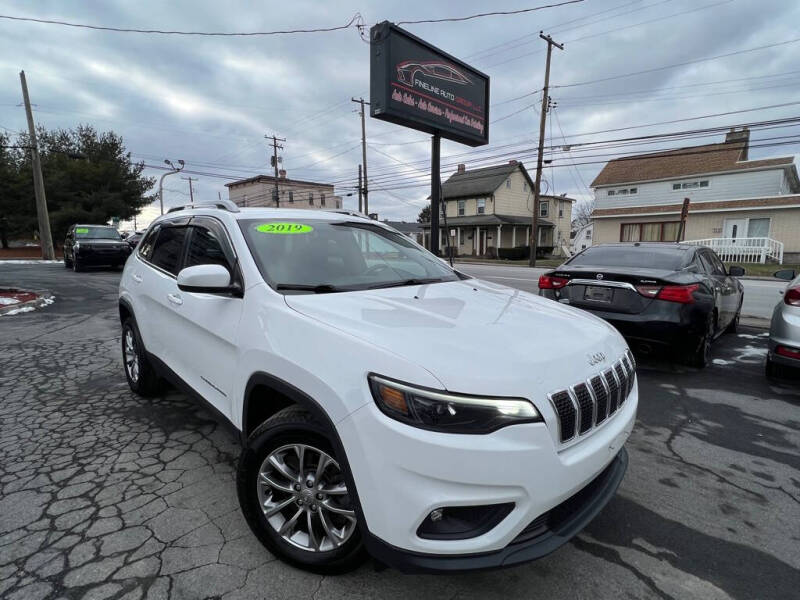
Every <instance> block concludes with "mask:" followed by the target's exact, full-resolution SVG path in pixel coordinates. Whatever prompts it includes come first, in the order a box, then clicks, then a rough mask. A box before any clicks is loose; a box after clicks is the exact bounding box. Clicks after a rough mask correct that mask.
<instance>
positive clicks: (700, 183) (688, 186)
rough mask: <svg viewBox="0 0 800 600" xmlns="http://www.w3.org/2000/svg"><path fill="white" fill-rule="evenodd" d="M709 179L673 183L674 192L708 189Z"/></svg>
mask: <svg viewBox="0 0 800 600" xmlns="http://www.w3.org/2000/svg"><path fill="white" fill-rule="evenodd" d="M707 187H708V179H698V180H697V181H682V182H681V183H673V184H672V190H673V191H676V190H694V189H697V188H707Z"/></svg>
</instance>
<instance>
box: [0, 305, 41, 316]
mask: <svg viewBox="0 0 800 600" xmlns="http://www.w3.org/2000/svg"><path fill="white" fill-rule="evenodd" d="M34 310H36V308H35V307H33V306H23V307H22V308H15V309H14V310H10V311H8V312H7V313H3V315H2V316H6V317H7V316H8V315H18V314H19V313H26V312H31V311H34Z"/></svg>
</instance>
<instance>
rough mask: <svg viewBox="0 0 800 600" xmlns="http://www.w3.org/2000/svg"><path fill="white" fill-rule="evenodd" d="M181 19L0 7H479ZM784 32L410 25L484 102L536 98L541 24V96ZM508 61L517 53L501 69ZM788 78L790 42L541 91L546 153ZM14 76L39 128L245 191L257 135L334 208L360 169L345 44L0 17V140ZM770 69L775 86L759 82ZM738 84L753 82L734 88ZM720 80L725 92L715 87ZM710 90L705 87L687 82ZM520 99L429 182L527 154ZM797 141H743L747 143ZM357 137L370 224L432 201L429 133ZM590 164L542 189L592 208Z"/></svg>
mask: <svg viewBox="0 0 800 600" xmlns="http://www.w3.org/2000/svg"><path fill="white" fill-rule="evenodd" d="M187 6H188V5H173V4H168V3H159V2H140V3H128V2H123V1H121V0H118V1H115V2H105V3H85V4H74V3H73V4H64V3H62V2H57V1H55V0H49V1H45V2H40V3H36V4H30V3H27V2H22V1H21V0H20V1H6V2H2V1H0V7H2V13H5V14H12V15H22V16H34V17H45V18H54V19H64V20H69V21H77V22H85V23H93V24H102V25H120V26H128V27H145V28H151V27H156V28H164V29H191V30H216V31H220V30H225V31H245V30H269V29H276V28H282V27H291V26H296V25H304V26H309V25H314V26H316V25H326V24H331V23H333V24H339V23H343V22H346V21H347V20H348V19H349V17H350V16H351V15H352V14H354V13H355V12H357V11H358V12H360V13H361V14H362V15H364V17H365V19H367V20H368V22H370V23H374V22H377V21H381V20H383V19H388V20H401V19H406V18H425V17H433V18H436V17H447V16H454V15H459V14H468V13H474V12H482V11H484V10H485V3H484V2H479V1H478V0H466V1H464V2H462V3H460V4H458V5H455V4H452V3H439V4H437V3H431V2H429V1H428V2H423V1H421V0H408V1H407V2H404V3H402V4H399V5H398V4H397V3H389V2H386V1H380V2H379V1H362V2H359V3H358V4H356V3H350V2H346V3H338V2H337V3H330V2H329V3H323V2H310V1H298V2H294V3H291V4H288V5H284V6H283V7H282V8H281V10H275V9H273V8H272V7H271V5H264V6H262V5H258V4H254V3H252V2H247V1H244V0H240V1H232V2H226V3H224V4H219V3H217V4H197V5H191V8H190V9H187ZM798 22H800V5H798V4H797V3H792V2H784V1H780V0H764V1H760V2H757V3H756V2H743V1H740V0H736V1H731V2H726V3H722V2H721V0H699V1H694V0H672V1H663V0H662V1H659V0H641V1H640V2H631V1H630V0H613V1H612V0H609V1H608V2H603V3H596V2H585V3H581V4H576V5H571V6H567V7H562V8H559V9H552V10H546V11H541V12H537V13H531V14H529V15H522V16H515V17H497V18H490V19H477V20H474V21H468V22H463V23H448V24H435V25H415V26H410V27H409V29H410V30H411V31H412V32H413V33H415V34H416V35H419V36H421V37H423V38H425V39H427V40H429V41H431V42H432V43H434V44H436V45H438V46H440V47H441V48H443V49H444V50H446V51H448V52H450V53H452V54H454V55H455V56H459V57H470V56H473V57H474V64H475V65H476V66H477V67H478V68H480V69H482V70H484V71H486V72H487V73H488V74H489V75H490V76H491V81H492V91H491V95H492V100H493V102H494V103H497V102H503V101H505V100H508V99H510V98H514V97H516V96H520V95H523V94H526V93H528V92H531V91H535V90H537V89H539V88H541V86H542V81H543V66H544V53H543V49H544V43H543V42H542V41H541V40H540V39H539V38H538V33H537V32H538V31H539V30H540V29H544V30H545V31H548V32H551V33H553V35H554V37H555V38H556V39H557V40H559V41H562V42H565V43H566V46H565V49H564V51H555V53H554V56H553V72H552V83H553V84H555V85H564V84H569V83H574V82H583V81H590V80H595V79H602V78H605V77H609V76H615V75H619V74H624V73H630V72H634V71H645V70H649V69H654V68H657V67H660V66H663V65H670V64H676V63H681V62H686V61H690V60H695V59H697V58H702V57H708V56H714V55H719V54H724V53H727V52H732V51H736V50H740V49H743V48H750V47H755V46H760V45H765V44H769V43H774V42H776V41H781V40H787V39H792V38H795V37H797V33H796V23H798ZM589 36H591V37H589ZM498 45H500V47H496V46H498ZM516 56H522V58H518V59H516V60H509V59H513V58H514V57H516ZM798 64H800V43H798V44H787V45H784V46H778V47H775V48H770V49H765V50H761V51H758V52H752V53H747V54H741V55H738V56H734V57H730V58H724V59H719V60H713V61H707V62H701V63H697V64H693V65H687V66H684V67H679V68H675V69H664V70H657V71H651V72H649V73H643V74H640V75H636V76H632V77H626V78H620V79H614V80H611V81H607V82H599V83H593V84H589V85H583V86H577V87H569V88H557V87H556V88H554V89H553V90H552V92H551V96H552V97H553V99H554V100H555V101H557V102H558V108H557V109H556V114H557V115H558V120H557V121H556V120H555V119H553V118H551V119H550V122H551V123H552V127H551V126H550V125H548V130H547V132H546V133H547V138H548V145H550V144H562V143H563V139H562V137H561V129H563V133H564V134H565V135H568V136H569V135H574V134H576V133H584V132H592V131H598V130H604V129H614V128H618V127H626V126H630V125H640V124H647V123H653V122H658V121H668V120H673V119H681V118H686V117H691V116H696V115H703V114H711V113H718V112H725V111H729V110H737V109H743V108H750V107H755V106H764V105H770V104H779V103H782V102H788V101H792V100H794V99H796V97H797V88H798V85H797V84H798V83H800V73H799V72H797V71H800V67H798V66H797V65H798ZM23 68H24V69H25V70H26V73H27V74H28V84H29V87H30V89H31V95H32V97H33V102H34V103H36V104H37V107H36V110H37V113H36V118H37V120H38V121H39V122H41V123H42V124H44V125H46V126H48V127H73V126H75V125H77V124H78V123H87V122H88V123H92V124H94V125H95V126H96V127H97V128H98V129H114V130H115V131H116V132H117V133H120V134H121V135H122V136H123V137H124V139H125V141H126V143H127V145H128V148H129V149H130V150H131V151H132V152H133V153H134V155H135V156H136V157H139V158H142V159H143V160H145V161H147V162H148V164H150V163H152V164H161V162H162V161H163V159H164V158H170V159H172V160H176V159H178V158H183V159H184V160H186V161H187V163H188V166H187V168H188V169H192V170H196V171H200V172H203V173H212V172H214V173H217V174H220V175H222V176H230V177H237V176H241V177H245V176H248V175H251V174H254V173H256V172H261V171H264V170H265V169H268V156H269V152H270V149H269V148H268V142H267V140H265V139H264V136H265V135H271V134H272V133H275V134H277V135H279V136H280V137H285V138H287V141H286V142H285V143H284V146H285V148H284V150H283V151H282V154H283V157H284V163H283V164H284V166H285V168H286V169H287V170H288V171H289V175H290V177H291V176H294V177H297V178H304V179H312V180H318V181H328V182H334V183H335V184H336V188H337V193H340V194H346V193H348V192H351V191H353V190H354V187H355V181H356V173H357V165H358V164H359V162H360V161H361V153H360V147H359V146H358V144H359V141H360V137H361V129H360V121H359V117H358V115H357V114H355V113H354V112H353V110H354V109H355V108H356V105H354V104H353V103H352V102H350V98H351V97H353V96H355V97H359V96H362V95H363V96H364V97H365V98H368V90H369V45H368V44H365V43H364V42H363V41H362V40H361V38H360V37H359V36H358V34H357V33H356V31H355V30H348V31H343V32H336V33H330V34H319V35H296V36H284V37H272V38H196V37H173V36H145V35H138V34H122V33H117V34H115V33H109V32H99V31H89V30H76V29H71V28H64V27H56V26H50V25H38V24H32V23H18V22H9V21H0V79H2V81H3V85H0V126H3V127H7V128H10V129H14V130H17V129H22V128H24V127H25V119H24V113H23V112H22V110H21V109H20V108H19V107H17V106H16V104H18V103H19V102H20V93H19V79H18V72H19V70H20V69H23ZM793 71H794V73H792V72H793ZM780 73H787V74H786V75H782V76H775V77H766V78H764V77H763V76H765V75H775V74H780ZM754 77H761V78H760V79H745V78H754ZM734 79H740V80H741V81H731V80H734ZM715 81H717V82H722V83H716V84H713V85H703V84H706V83H709V82H715ZM535 99H536V97H528V98H524V99H521V100H518V101H514V102H509V103H506V104H503V105H500V106H496V107H494V108H493V109H492V119H496V118H498V117H501V116H504V115H509V114H511V113H516V114H514V115H513V116H511V117H509V118H508V119H504V120H502V121H499V122H497V123H496V124H494V125H492V127H491V143H490V145H489V146H488V147H484V148H475V149H470V148H467V147H465V146H462V145H459V144H455V143H452V142H447V141H445V142H443V144H442V163H443V165H444V166H443V170H442V172H443V176H444V177H447V176H448V175H449V174H450V173H451V172H452V171H453V170H454V169H455V166H454V165H455V164H456V163H458V162H464V163H466V164H467V166H468V167H469V166H477V165H483V164H489V163H491V162H492V160H491V159H492V157H495V161H496V162H504V161H505V160H507V159H508V158H511V157H513V156H520V157H522V156H528V157H530V156H532V155H533V153H532V151H531V149H532V148H533V147H534V145H535V142H534V140H535V139H536V138H537V135H538V122H539V117H538V114H537V108H538V107H529V108H524V107H526V106H527V105H529V104H532V103H533V102H534V100H535ZM797 113H798V110H797V107H787V108H785V109H772V110H768V111H767V110H765V111H761V112H753V113H746V114H743V115H740V116H731V117H720V118H716V119H706V120H702V121H694V122H687V123H676V124H674V125H667V126H658V127H652V128H645V129H639V130H632V133H636V132H639V133H657V132H663V131H678V130H681V129H688V128H692V127H699V126H712V125H726V124H730V123H734V122H739V121H746V120H759V119H765V118H778V117H785V116H790V115H794V114H797ZM558 124H560V125H561V129H559V127H558ZM796 132H797V129H796V128H795V129H782V130H775V131H773V132H769V133H768V132H763V133H762V132H755V133H754V134H753V137H754V138H756V139H757V138H758V137H759V136H762V137H765V136H767V135H789V134H792V133H796ZM367 137H368V141H369V142H370V144H371V145H372V147H371V148H370V149H369V151H368V160H369V173H370V179H371V180H374V182H373V183H372V184H371V186H372V189H371V193H370V209H371V210H376V211H377V212H378V213H379V214H380V215H381V217H382V218H390V219H400V218H405V219H408V220H413V219H415V218H416V214H417V212H418V207H419V206H422V205H424V203H425V198H426V196H427V195H428V193H429V191H430V190H429V182H428V181H427V180H426V177H425V173H427V172H428V170H429V168H430V143H429V141H428V140H429V136H427V135H426V134H423V133H420V132H416V131H413V130H408V129H404V128H401V127H398V126H395V125H391V124H388V123H384V122H381V121H377V120H375V119H368V121H367ZM609 137H621V136H618V135H616V134H598V135H595V136H588V135H587V136H582V137H581V138H580V139H577V138H569V142H570V143H573V144H574V143H576V142H579V141H588V140H592V139H608V138H609ZM720 137H721V136H716V137H712V138H708V139H703V140H698V141H697V143H703V142H706V141H717V140H718V139H719V138H720ZM409 142H410V143H409ZM417 142H418V143H417ZM678 143H679V142H676V144H678ZM683 143H684V144H686V143H687V142H683ZM688 143H695V142H694V141H689V142H688ZM667 145H668V144H664V143H662V144H661V145H660V146H659V147H666V146H667ZM648 148H650V149H652V148H653V146H649V147H648ZM636 149H637V148H636V147H631V148H629V149H626V150H629V151H631V152H633V151H636ZM378 150H380V152H379V151H378ZM797 151H798V147H797V146H782V147H775V148H770V147H766V148H756V149H754V151H753V153H752V154H753V156H755V157H760V156H765V155H784V154H791V153H796V152H797ZM385 154H389V155H390V157H391V158H390V157H387V156H385ZM580 154H581V153H580V152H578V151H577V150H576V151H574V152H573V162H591V160H589V159H586V160H584V159H581V158H580ZM526 163H527V166H528V168H529V169H530V170H531V171H532V170H533V169H534V168H535V163H534V162H533V160H532V159H531V158H528V159H526ZM409 165H410V166H409ZM601 167H602V157H600V158H598V159H596V162H594V163H593V164H581V165H578V166H577V167H574V166H571V164H570V160H569V156H564V157H562V158H561V159H560V160H557V161H556V162H555V166H554V167H553V168H552V169H550V168H548V169H547V170H546V171H545V173H544V177H545V180H546V181H547V182H548V184H549V185H550V186H551V187H552V191H554V192H555V193H565V192H566V193H568V194H569V195H571V196H574V197H578V198H584V197H588V196H589V195H590V191H589V190H587V188H586V184H588V183H590V182H591V180H592V179H593V178H594V176H595V174H596V173H597V172H598V171H599V169H600V168H601ZM420 170H421V171H422V174H420ZM152 173H154V174H160V172H157V171H153V172H152ZM198 177H199V181H198V182H197V183H196V185H195V193H196V196H197V197H201V198H202V197H208V198H216V197H217V193H218V192H219V193H221V194H222V195H223V196H224V194H226V191H227V190H226V189H225V188H224V185H223V184H224V183H225V182H226V181H229V179H224V178H222V177H212V176H209V175H200V176H198ZM185 183H186V182H182V181H179V180H175V181H172V183H171V184H170V185H169V188H170V189H172V190H175V191H165V201H166V203H167V205H170V204H177V203H178V202H181V201H183V199H184V197H183V196H182V195H181V194H182V193H185V192H186V191H188V189H187V190H183V189H182V188H183V187H186V186H185ZM380 188H385V189H386V190H388V191H383V190H382V189H380ZM356 202H357V199H356V197H355V195H354V196H350V197H346V198H345V205H346V206H348V207H351V208H352V207H354V206H355V203H356Z"/></svg>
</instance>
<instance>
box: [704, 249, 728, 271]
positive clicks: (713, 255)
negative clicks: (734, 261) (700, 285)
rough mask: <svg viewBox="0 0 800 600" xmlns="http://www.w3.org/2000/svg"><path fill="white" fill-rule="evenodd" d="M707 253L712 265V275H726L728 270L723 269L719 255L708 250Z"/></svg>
mask: <svg viewBox="0 0 800 600" xmlns="http://www.w3.org/2000/svg"><path fill="white" fill-rule="evenodd" d="M708 255H709V257H710V258H711V263H712V264H713V266H714V275H727V274H728V272H727V271H726V270H725V265H723V264H722V261H721V260H720V259H719V256H717V255H716V253H715V252H709V253H708Z"/></svg>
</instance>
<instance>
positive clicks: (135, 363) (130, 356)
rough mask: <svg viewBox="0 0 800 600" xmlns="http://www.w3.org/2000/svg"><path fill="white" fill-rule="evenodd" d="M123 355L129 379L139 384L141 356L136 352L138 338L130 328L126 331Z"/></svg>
mask: <svg viewBox="0 0 800 600" xmlns="http://www.w3.org/2000/svg"><path fill="white" fill-rule="evenodd" d="M123 355H124V356H123V357H124V359H125V371H127V373H128V377H130V379H131V381H132V382H133V383H139V355H138V353H137V352H136V336H134V335H133V329H130V328H129V329H126V330H125V338H124V339H123Z"/></svg>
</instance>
